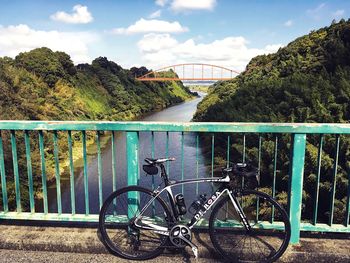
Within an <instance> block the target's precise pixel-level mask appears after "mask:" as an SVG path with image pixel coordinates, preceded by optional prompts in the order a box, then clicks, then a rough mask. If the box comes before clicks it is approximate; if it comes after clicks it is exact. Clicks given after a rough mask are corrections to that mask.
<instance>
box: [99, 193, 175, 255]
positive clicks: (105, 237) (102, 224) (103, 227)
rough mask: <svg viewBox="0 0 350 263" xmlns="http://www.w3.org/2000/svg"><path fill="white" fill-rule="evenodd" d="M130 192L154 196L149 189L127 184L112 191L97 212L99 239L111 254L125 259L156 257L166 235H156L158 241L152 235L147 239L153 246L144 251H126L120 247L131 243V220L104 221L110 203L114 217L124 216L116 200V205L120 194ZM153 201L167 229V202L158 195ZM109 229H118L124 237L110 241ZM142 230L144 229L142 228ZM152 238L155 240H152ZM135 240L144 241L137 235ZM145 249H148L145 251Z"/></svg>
mask: <svg viewBox="0 0 350 263" xmlns="http://www.w3.org/2000/svg"><path fill="white" fill-rule="evenodd" d="M130 192H133V193H136V192H139V193H143V194H145V195H146V196H149V198H153V197H154V194H153V192H152V191H151V190H149V189H146V188H143V187H140V186H128V187H124V188H122V189H120V190H117V191H115V192H113V193H112V194H111V195H110V196H109V197H108V198H107V199H106V201H105V202H104V204H103V206H102V208H101V210H100V214H99V231H100V233H101V237H102V240H101V241H102V243H103V244H104V245H105V247H106V248H107V249H108V251H109V252H111V253H112V254H113V255H116V256H119V257H122V258H125V259H131V260H146V259H151V258H154V257H157V256H158V255H160V254H161V253H162V251H163V250H164V247H165V245H166V244H167V242H168V237H166V236H161V235H157V236H159V241H158V240H156V238H155V237H153V236H152V237H151V238H152V239H151V241H148V244H149V245H150V243H152V244H153V245H154V244H155V247H153V248H152V249H149V248H145V249H146V251H143V253H140V251H139V252H138V253H132V252H131V251H130V252H127V251H125V249H124V248H123V247H122V245H123V246H124V247H127V246H131V245H128V243H129V238H130V239H131V237H130V234H129V231H130V225H129V224H130V222H131V221H130V220H129V219H125V220H129V221H128V222H127V223H119V222H116V223H114V224H113V223H110V222H107V221H106V218H108V216H107V217H106V215H107V213H108V211H110V210H109V208H110V207H111V205H112V207H113V209H115V210H116V211H113V210H112V212H113V213H115V214H116V217H118V216H119V217H120V218H125V216H124V215H123V214H121V213H120V211H118V209H119V210H120V209H121V208H122V207H123V204H122V203H121V202H118V206H117V201H121V200H122V199H121V196H122V195H125V194H126V195H127V196H128V193H129V194H130ZM118 197H120V198H119V199H118ZM124 199H125V198H124ZM114 200H115V201H114ZM127 201H128V202H130V201H129V196H128V199H127ZM138 202H139V203H140V204H141V203H142V197H141V200H139V201H138ZM154 202H156V204H157V209H158V210H159V209H160V214H161V215H163V216H164V217H165V218H164V221H163V222H166V224H167V225H168V229H169V224H170V220H169V219H171V213H170V210H169V208H168V206H167V204H166V203H165V202H164V200H163V199H162V198H160V197H157V198H156V199H155V201H154ZM129 205H130V203H129ZM129 205H128V206H127V209H126V210H127V213H129V211H130V208H129ZM136 213H137V212H136ZM107 225H108V228H107ZM133 229H134V227H133ZM109 230H114V232H116V231H118V234H119V235H120V233H121V234H123V235H124V238H123V237H122V238H121V243H120V244H117V243H116V241H115V240H114V241H112V239H111V237H110V234H109V233H108V231H109ZM136 231H137V229H136ZM138 231H140V230H138ZM142 231H144V230H142ZM119 232H120V233H119ZM125 232H126V236H125ZM149 232H151V230H149ZM148 234H149V233H148ZM153 234H154V233H153ZM136 235H137V234H136ZM139 235H140V234H139ZM148 238H149V237H148ZM153 238H154V239H155V240H153ZM134 239H135V238H134ZM156 241H158V242H159V245H158V243H156ZM137 242H139V243H140V244H142V242H144V241H143V240H141V239H140V237H139V240H138V241H137ZM125 244H126V245H125ZM138 249H139V248H138ZM147 249H149V251H147ZM134 252H135V251H134Z"/></svg>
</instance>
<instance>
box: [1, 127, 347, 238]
mask: <svg viewBox="0 0 350 263" xmlns="http://www.w3.org/2000/svg"><path fill="white" fill-rule="evenodd" d="M0 132H1V134H0V173H1V197H2V206H0V219H7V220H19V219H23V220H51V221H81V222H96V221H98V214H96V213H95V214H93V213H90V205H89V204H90V202H89V181H88V180H89V179H88V178H89V177H88V176H89V175H88V157H87V136H88V133H90V134H91V133H93V134H95V142H96V147H97V153H96V155H97V174H98V196H97V197H96V198H97V199H98V202H99V207H101V205H102V203H103V197H104V196H105V195H104V194H105V193H104V192H103V187H102V185H103V184H102V182H103V177H104V176H112V185H113V186H112V189H113V191H114V190H116V189H117V181H118V178H117V168H116V155H117V152H118V151H117V149H116V146H115V142H116V140H117V136H116V133H117V132H125V134H126V153H119V154H126V164H123V165H125V166H126V167H127V184H128V185H135V184H138V183H139V178H140V177H139V174H140V168H139V166H140V161H139V150H140V149H139V134H140V133H141V132H148V133H150V134H151V155H152V156H154V154H155V140H154V136H155V133H156V132H157V133H158V132H162V133H165V134H166V136H165V140H166V143H165V145H166V151H165V155H166V156H169V134H170V133H174V132H178V133H180V138H181V141H180V147H181V149H180V152H181V160H179V161H180V165H181V175H180V176H181V179H184V178H185V173H184V138H185V136H186V134H187V133H194V134H195V145H196V164H194V165H195V167H196V169H194V170H195V174H196V176H197V177H198V148H199V145H200V139H201V135H206V134H207V135H208V138H209V140H208V142H209V143H208V144H209V145H207V147H208V148H209V149H211V152H210V156H211V165H210V166H211V173H210V172H209V176H213V175H214V173H213V170H214V169H213V168H214V156H215V149H216V148H215V146H216V145H217V144H218V143H219V142H218V139H219V138H218V139H216V137H215V136H216V135H217V134H223V136H222V137H224V138H227V152H226V162H227V164H229V161H230V158H231V159H232V158H233V157H232V152H231V151H232V146H231V142H232V141H233V140H234V138H235V137H237V136H238V135H237V134H242V135H243V136H242V138H243V140H242V141H241V142H242V144H243V145H242V148H241V149H242V150H241V152H242V153H241V155H242V161H245V160H246V159H247V152H248V150H249V149H247V145H246V144H247V142H246V141H247V138H248V137H247V136H248V135H251V134H255V135H256V136H257V138H258V140H257V142H256V144H257V149H258V167H259V169H260V167H261V158H262V141H263V140H264V139H263V136H265V135H267V134H269V135H271V137H272V143H273V152H274V154H273V160H271V164H272V167H273V174H272V178H273V180H272V185H271V190H272V191H271V193H272V195H273V196H275V195H276V183H277V178H278V173H277V170H278V169H277V159H278V149H279V148H278V147H279V145H280V143H281V139H280V138H279V137H278V136H280V135H284V136H285V135H287V136H290V138H291V140H290V142H288V143H290V155H289V160H290V163H289V191H288V209H289V216H290V221H291V225H292V237H291V243H298V241H299V236H300V231H317V232H344V233H345V232H346V233H349V232H350V226H349V211H350V185H349V182H348V183H347V185H348V190H347V197H346V211H345V213H346V214H345V222H344V224H338V223H337V224H334V223H333V220H334V218H333V216H334V201H335V196H336V191H337V188H336V181H337V170H338V157H339V152H340V149H339V143H340V135H342V136H345V135H349V134H350V125H348V124H295V123H290V124H289V123H288V124H287V123H165V122H160V123H156V122H73V121H65V122H59V121H0ZM102 132H108V134H110V140H111V145H112V146H111V149H112V163H111V166H112V174H111V175H105V174H103V169H102V168H103V167H102V154H101V133H102ZM4 134H8V136H9V139H8V140H6V143H8V145H7V144H6V146H8V147H10V148H11V151H10V153H11V158H12V165H10V164H9V163H8V162H6V156H4V147H5V144H4V142H5V141H4V139H3V137H4ZM19 134H23V135H24V140H23V141H24V146H25V147H24V155H25V158H26V160H25V161H26V171H27V175H26V179H25V185H23V182H22V181H23V180H24V179H23V178H25V176H24V175H23V174H21V171H20V170H19V169H18V162H19V155H18V142H19V137H20V136H19ZM60 134H65V136H66V137H65V139H66V142H65V143H66V145H67V149H68V151H67V152H68V155H67V156H68V159H67V162H68V163H69V165H68V166H69V174H70V176H69V183H70V193H71V211H70V213H63V211H62V204H61V183H62V182H61V179H62V178H61V177H60V175H61V173H60V169H61V167H60V155H59V154H60V149H59V142H60V140H62V138H60ZM76 134H79V136H81V140H82V144H81V147H82V151H81V154H82V162H83V169H82V170H83V184H84V202H85V213H76V198H77V196H76V193H75V191H74V184H75V172H74V158H73V150H72V148H73V142H74V138H73V135H76ZM317 134H318V135H319V136H320V138H319V145H318V157H317V164H316V166H317V167H315V170H316V182H315V183H316V186H315V195H314V201H313V209H314V211H313V217H312V219H311V220H310V221H309V222H308V221H305V220H302V204H303V200H302V197H303V176H304V163H305V156H306V155H305V149H306V145H307V138H308V136H315V135H317ZM34 135H35V138H37V139H38V140H37V142H36V141H35V143H37V144H38V145H37V147H38V149H39V155H38V156H39V157H38V160H39V162H40V165H39V166H40V169H41V174H40V177H41V178H40V179H41V187H40V192H41V196H42V198H41V199H42V200H35V198H34V191H35V190H34V186H33V185H34V183H33V167H32V165H33V158H32V149H31V146H33V141H34V140H33V136H34ZM45 135H46V136H48V135H50V136H51V137H50V138H52V142H53V164H54V168H53V173H54V178H55V182H56V190H57V213H51V212H49V208H48V207H49V200H48V194H47V193H48V187H49V186H48V182H47V178H48V174H47V173H48V171H47V168H48V160H47V158H46V155H45V151H46V148H45V144H47V142H46V141H45ZM325 135H332V136H335V142H336V143H335V145H334V153H335V155H334V164H333V165H334V168H333V177H332V182H333V183H332V187H331V193H330V199H331V201H330V209H329V222H328V223H319V222H318V220H317V214H318V207H319V202H320V200H319V185H320V178H321V164H322V152H323V150H322V147H323V146H324V140H325ZM225 136H226V137H225ZM61 137H62V136H61ZM221 139H222V138H221ZM230 140H231V142H230ZM7 157H8V156H7ZM5 163H6V165H10V166H11V167H6V165H5ZM166 169H167V171H169V165H167V167H166ZM9 181H11V183H12V182H13V184H14V189H9V188H8V183H9ZM21 183H22V185H21ZM152 186H154V180H153V179H152ZM23 189H26V191H28V195H29V200H28V207H29V208H28V211H24V210H23V204H22V202H21V198H22V192H21V190H23ZM183 190H184V189H183V188H182V191H183ZM9 191H14V193H15V201H14V202H13V203H14V208H13V209H11V207H9V203H10V200H9ZM196 193H198V186H197V187H196ZM107 194H108V193H107ZM321 201H322V200H321ZM36 202H42V204H43V211H42V212H37V211H35V203H36ZM257 209H258V205H257ZM270 223H271V224H272V225H273V224H274V218H273V213H272V218H271V222H270ZM276 223H277V222H276Z"/></svg>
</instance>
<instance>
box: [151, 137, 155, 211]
mask: <svg viewBox="0 0 350 263" xmlns="http://www.w3.org/2000/svg"><path fill="white" fill-rule="evenodd" d="M154 150H155V146H154V132H153V131H152V132H151V157H152V158H153V159H154ZM154 180H155V179H154V176H152V190H153V189H154V188H155V181H154ZM155 214H156V204H155V202H154V201H153V202H152V215H153V217H154V216H155Z"/></svg>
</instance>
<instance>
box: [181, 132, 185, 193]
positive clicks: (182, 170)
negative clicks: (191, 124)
mask: <svg viewBox="0 0 350 263" xmlns="http://www.w3.org/2000/svg"><path fill="white" fill-rule="evenodd" d="M184 168H185V160H184V132H181V180H182V181H183V180H184ZM181 193H182V194H183V193H184V185H181Z"/></svg>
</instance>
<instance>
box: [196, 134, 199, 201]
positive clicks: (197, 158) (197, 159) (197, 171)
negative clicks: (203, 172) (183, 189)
mask: <svg viewBox="0 0 350 263" xmlns="http://www.w3.org/2000/svg"><path fill="white" fill-rule="evenodd" d="M198 148H199V136H198V134H197V135H196V178H197V179H198V177H199V168H198V167H199V156H198ZM198 190H199V189H198V183H196V195H198Z"/></svg>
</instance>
